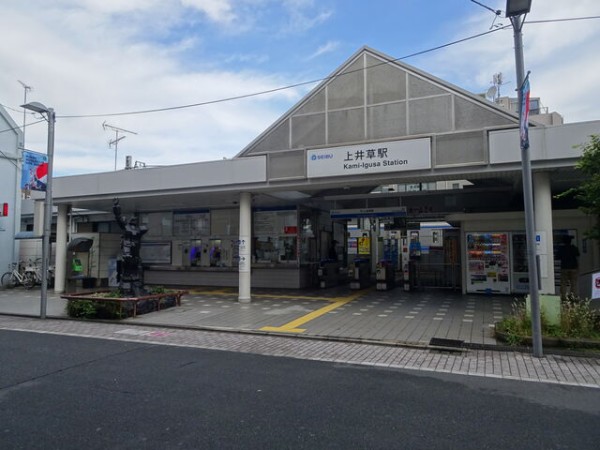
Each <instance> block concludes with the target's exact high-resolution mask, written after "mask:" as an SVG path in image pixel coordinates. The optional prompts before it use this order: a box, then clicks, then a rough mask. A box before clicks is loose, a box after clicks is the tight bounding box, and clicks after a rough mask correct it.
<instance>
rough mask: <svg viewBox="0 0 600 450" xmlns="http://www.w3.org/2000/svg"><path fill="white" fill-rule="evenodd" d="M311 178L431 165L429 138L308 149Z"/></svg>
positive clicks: (426, 167) (308, 166)
mask: <svg viewBox="0 0 600 450" xmlns="http://www.w3.org/2000/svg"><path fill="white" fill-rule="evenodd" d="M306 156H307V162H306V174H307V177H308V178H316V177H330V176H343V175H364V174H369V173H383V172H400V171H408V170H420V169H430V168H431V141H430V139H429V138H422V139H410V140H404V141H391V142H378V143H372V144H360V145H349V146H344V147H333V148H322V149H316V150H308V151H307V152H306Z"/></svg>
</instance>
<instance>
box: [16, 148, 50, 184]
mask: <svg viewBox="0 0 600 450" xmlns="http://www.w3.org/2000/svg"><path fill="white" fill-rule="evenodd" d="M47 179H48V157H47V156H46V155H44V154H43V153H37V152H32V151H30V150H23V164H22V168H21V189H28V190H30V191H45V190H46V181H47Z"/></svg>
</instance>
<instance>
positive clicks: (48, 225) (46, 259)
mask: <svg viewBox="0 0 600 450" xmlns="http://www.w3.org/2000/svg"><path fill="white" fill-rule="evenodd" d="M21 107H22V108H24V109H28V110H30V111H33V112H36V113H39V114H42V115H44V114H45V115H46V116H47V121H48V174H47V176H46V198H45V201H44V233H43V235H42V289H41V294H40V318H41V319H45V318H46V311H47V309H48V308H47V307H48V268H49V266H50V234H51V232H52V165H53V164H52V161H53V159H54V124H55V122H56V115H55V114H54V109H53V108H47V107H46V106H44V105H43V104H41V103H39V102H31V103H27V104H25V105H21Z"/></svg>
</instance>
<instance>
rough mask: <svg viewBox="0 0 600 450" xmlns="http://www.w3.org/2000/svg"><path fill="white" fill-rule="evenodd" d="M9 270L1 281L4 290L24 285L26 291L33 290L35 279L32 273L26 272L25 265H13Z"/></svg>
mask: <svg viewBox="0 0 600 450" xmlns="http://www.w3.org/2000/svg"><path fill="white" fill-rule="evenodd" d="M8 268H9V271H8V272H6V273H5V274H4V275H2V279H1V282H2V286H3V287H4V288H8V289H12V288H14V287H15V286H18V285H21V284H22V285H23V286H24V287H25V288H26V289H31V288H32V287H33V286H34V285H35V279H34V277H33V275H32V274H31V273H27V272H26V269H25V264H24V263H22V262H21V263H18V264H17V263H12V264H9V265H8Z"/></svg>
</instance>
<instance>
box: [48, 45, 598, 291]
mask: <svg viewBox="0 0 600 450" xmlns="http://www.w3.org/2000/svg"><path fill="white" fill-rule="evenodd" d="M518 128H519V119H518V115H516V114H515V113H514V112H511V111H509V110H507V109H505V108H502V107H500V106H499V105H497V104H495V103H493V102H490V101H488V100H486V99H485V98H482V97H481V96H479V95H475V94H473V93H470V92H467V91H465V90H463V89H461V88H459V87H457V86H455V85H453V84H451V83H448V82H446V81H444V80H441V79H439V78H436V77H434V76H432V75H431V74H428V73H425V72H423V71H421V70H419V69H417V68H414V67H411V66H410V65H407V64H405V63H403V62H400V61H397V60H394V59H392V58H390V57H388V56H386V55H384V54H382V53H380V52H378V51H376V50H373V49H370V48H367V47H364V48H362V49H360V50H359V51H357V52H356V53H355V54H354V55H352V56H351V57H350V58H349V59H348V60H347V61H346V62H345V63H344V64H342V65H341V66H340V67H339V68H338V69H336V70H335V71H334V72H333V73H332V74H331V75H330V76H329V77H327V78H326V79H325V81H323V82H322V83H321V84H320V85H318V86H317V87H315V88H314V89H313V90H312V91H311V92H310V93H309V94H307V95H306V96H305V97H304V98H303V99H302V100H301V101H300V102H298V103H297V104H296V105H294V106H293V107H292V108H291V109H290V110H289V111H288V112H287V113H285V114H284V115H283V116H282V117H280V118H279V119H278V120H277V121H276V122H275V123H273V124H272V125H271V126H270V127H269V128H268V129H266V130H265V131H264V132H263V133H262V134H261V135H259V136H258V137H257V138H256V139H255V140H254V141H252V142H251V143H249V144H248V145H247V146H246V147H245V148H244V149H243V150H241V151H240V152H239V154H238V155H236V156H235V157H234V158H232V159H228V160H220V161H211V162H200V163H190V164H182V165H174V166H167V167H158V168H142V169H129V168H128V169H124V170H118V171H115V172H109V173H97V174H86V175H76V176H66V177H59V178H56V179H55V181H54V204H55V205H56V206H57V207H58V220H57V224H56V275H57V282H56V290H57V291H61V290H64V289H65V287H66V285H67V284H68V280H69V278H70V277H71V275H72V273H71V266H70V260H71V259H73V258H77V259H78V260H80V261H82V262H83V266H84V272H85V273H86V274H87V275H88V276H89V278H90V279H93V280H94V283H96V284H97V285H100V284H103V285H104V284H106V283H109V284H110V283H111V281H110V280H111V277H112V274H111V270H112V269H111V267H114V259H115V258H116V257H117V255H118V253H119V233H120V230H119V229H118V226H117V224H116V222H115V220H114V217H113V215H112V212H111V211H112V205H113V200H114V199H115V198H118V199H119V201H120V205H121V208H122V210H123V213H124V214H126V215H129V216H136V217H138V219H139V221H140V222H141V223H143V224H144V225H145V226H147V227H148V232H147V233H146V234H145V235H144V240H143V242H142V247H141V253H142V257H143V260H144V265H145V281H146V283H148V284H162V285H169V286H176V285H181V286H206V285H210V286H239V300H240V301H250V298H251V291H250V289H251V287H273V288H295V289H298V288H306V287H312V286H318V285H319V283H321V285H329V284H330V283H335V282H336V280H337V282H347V281H348V280H349V281H350V282H352V281H353V282H355V283H357V288H362V287H364V285H367V284H368V283H369V280H370V281H373V280H374V279H375V278H380V279H381V280H384V279H385V281H390V277H392V278H393V279H394V280H393V281H392V282H390V283H389V284H388V285H387V286H385V285H384V287H383V288H393V286H394V282H395V283H396V289H421V288H428V287H432V288H433V287H435V288H447V289H455V290H457V291H461V292H463V293H483V294H489V293H494V294H507V295H512V294H519V293H525V292H528V290H529V278H528V273H527V272H528V262H527V256H526V250H525V248H526V243H525V219H524V213H523V190H522V169H521V151H520V148H519V130H518ZM529 133H530V154H531V164H532V177H533V184H534V201H535V222H536V241H537V254H538V257H539V264H540V270H539V272H540V277H541V287H542V289H541V291H542V292H543V293H555V292H556V290H557V283H558V281H559V278H558V277H557V275H556V273H557V270H558V269H557V268H558V266H557V264H558V263H557V261H556V259H555V256H554V255H555V251H556V245H557V244H558V242H559V238H560V237H561V236H562V235H565V234H569V235H572V236H573V237H574V238H575V243H576V244H577V246H578V247H579V249H580V252H581V257H580V267H581V273H582V274H585V273H587V272H591V271H592V269H594V268H596V267H598V265H599V258H600V255H599V254H598V250H597V246H596V245H593V243H591V242H588V241H586V239H585V238H584V231H585V230H587V229H589V228H590V227H591V226H592V220H591V218H589V217H588V216H585V215H584V214H583V213H581V212H580V211H579V210H578V209H577V208H576V206H575V205H573V204H572V203H570V202H569V201H566V200H562V201H558V200H556V199H555V198H554V195H555V194H557V193H559V192H562V191H564V190H566V189H567V188H569V187H571V186H575V185H576V184H577V183H578V182H579V181H580V178H579V177H580V174H578V173H577V172H576V171H575V169H574V165H575V163H576V161H577V160H578V158H579V157H580V156H581V149H580V148H577V147H576V146H577V145H579V144H583V143H585V142H587V141H588V140H589V136H590V135H591V134H596V133H600V121H593V122H584V123H572V124H565V125H558V126H546V125H544V124H542V123H537V122H536V121H535V120H534V118H532V120H531V121H530V130H529ZM82 210H85V211H86V212H85V213H83V212H82ZM77 237H80V238H81V237H84V238H89V239H93V245H92V247H91V248H90V249H89V252H88V253H87V254H86V255H79V254H77V252H72V251H67V248H68V242H69V241H72V240H73V239H75V238H77ZM327 264H329V270H330V273H329V275H328V274H326V273H325V274H324V270H323V269H324V267H325V266H326V265H327ZM382 268H383V269H384V270H383V271H384V272H385V273H386V275H384V276H383V277H379V274H380V273H381V271H382ZM331 271H335V274H336V276H334V277H331V276H330V275H331ZM325 272H327V270H325ZM346 277H347V278H346ZM332 280H333V281H332ZM363 282H364V283H363Z"/></svg>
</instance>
